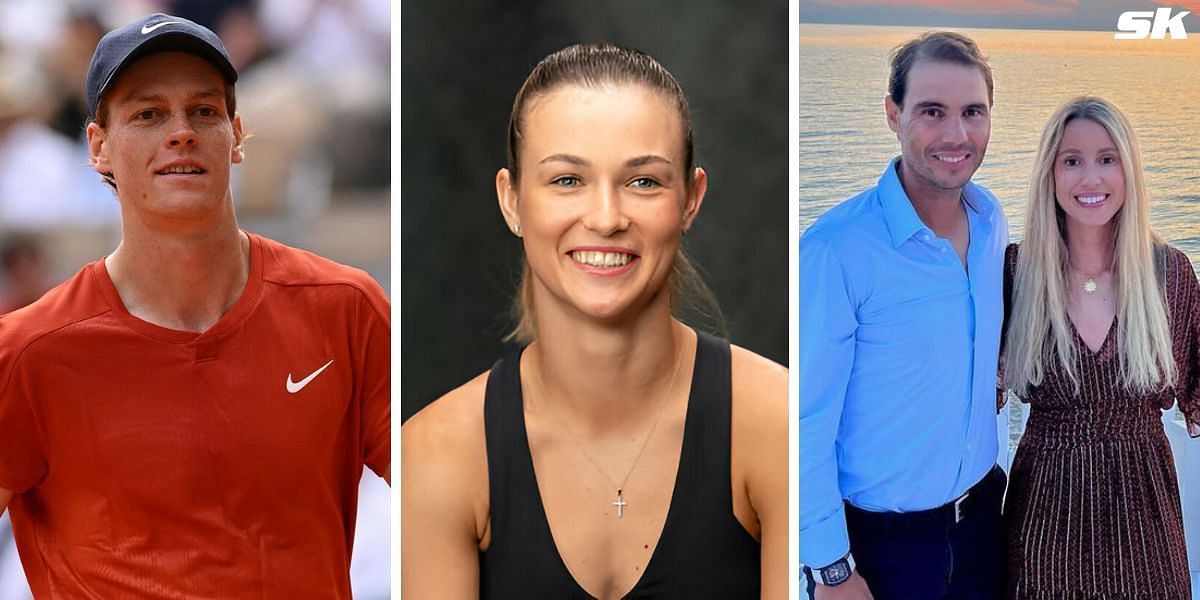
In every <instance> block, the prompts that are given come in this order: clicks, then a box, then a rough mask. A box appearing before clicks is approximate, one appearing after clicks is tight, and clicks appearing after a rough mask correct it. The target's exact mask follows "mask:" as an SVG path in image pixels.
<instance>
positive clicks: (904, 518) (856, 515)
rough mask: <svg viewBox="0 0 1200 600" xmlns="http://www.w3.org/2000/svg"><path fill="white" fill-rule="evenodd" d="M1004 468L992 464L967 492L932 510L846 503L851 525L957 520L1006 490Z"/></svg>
mask: <svg viewBox="0 0 1200 600" xmlns="http://www.w3.org/2000/svg"><path fill="white" fill-rule="evenodd" d="M1005 479H1006V478H1005V475H1004V471H1003V470H1001V469H1000V467H999V465H997V466H994V467H992V470H991V471H988V473H987V475H984V476H983V479H980V480H979V483H976V484H975V485H973V486H971V489H969V490H967V491H966V492H965V493H963V495H961V496H959V497H958V498H955V499H954V500H951V501H950V502H947V503H946V504H943V505H942V506H939V507H937V508H931V509H929V510H918V511H912V512H875V511H870V510H864V509H861V508H858V507H857V506H854V505H852V504H850V503H849V502H847V503H846V521H847V525H848V526H851V527H867V528H870V529H929V528H937V527H948V526H953V525H955V524H957V523H958V522H959V521H962V520H963V519H965V518H966V517H967V516H968V515H970V514H971V512H972V511H973V510H977V508H978V506H979V503H980V502H981V501H982V500H983V499H985V498H987V497H988V496H989V494H991V493H994V494H996V495H997V496H1001V495H1003V494H1004V483H1005Z"/></svg>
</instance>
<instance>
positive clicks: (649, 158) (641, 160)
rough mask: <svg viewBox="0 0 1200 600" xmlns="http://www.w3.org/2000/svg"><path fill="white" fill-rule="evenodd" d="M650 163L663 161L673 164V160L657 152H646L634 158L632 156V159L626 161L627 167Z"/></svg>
mask: <svg viewBox="0 0 1200 600" xmlns="http://www.w3.org/2000/svg"><path fill="white" fill-rule="evenodd" d="M650 163H663V164H667V165H669V164H671V161H669V160H667V159H666V158H663V157H661V156H659V155H657V154H646V155H644V156H638V157H634V158H631V159H629V160H627V161H625V166H626V167H641V166H644V165H648V164H650Z"/></svg>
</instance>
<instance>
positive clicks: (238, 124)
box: [229, 113, 246, 165]
mask: <svg viewBox="0 0 1200 600" xmlns="http://www.w3.org/2000/svg"><path fill="white" fill-rule="evenodd" d="M245 141H246V134H245V132H244V130H243V129H242V115H241V114H237V113H235V114H234V115H233V148H232V149H231V150H230V151H229V164H233V165H236V164H238V163H241V162H242V161H243V160H246V151H245V149H244V148H243V147H242V143H243V142H245Z"/></svg>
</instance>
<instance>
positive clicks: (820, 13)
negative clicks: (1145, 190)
mask: <svg viewBox="0 0 1200 600" xmlns="http://www.w3.org/2000/svg"><path fill="white" fill-rule="evenodd" d="M799 3H800V4H799V6H800V21H801V22H804V23H846V24H864V25H915V26H921V25H931V26H958V27H992V28H1003V29H1082V30H1093V31H1115V30H1116V23H1117V17H1118V16H1120V14H1121V13H1122V12H1125V11H1130V10H1154V9H1155V8H1158V7H1160V6H1170V7H1173V8H1174V10H1172V11H1171V14H1172V15H1175V14H1178V12H1179V11H1180V10H1188V11H1192V13H1193V14H1189V15H1187V16H1185V17H1184V18H1183V24H1184V26H1185V27H1187V28H1188V29H1189V30H1190V31H1189V33H1191V32H1192V31H1193V30H1194V32H1195V35H1200V14H1197V13H1200V0H1188V1H1181V2H1170V3H1161V2H1147V1H1144V0H985V1H980V2H962V1H961V0H893V1H888V0H799ZM1193 28H1194V29H1193Z"/></svg>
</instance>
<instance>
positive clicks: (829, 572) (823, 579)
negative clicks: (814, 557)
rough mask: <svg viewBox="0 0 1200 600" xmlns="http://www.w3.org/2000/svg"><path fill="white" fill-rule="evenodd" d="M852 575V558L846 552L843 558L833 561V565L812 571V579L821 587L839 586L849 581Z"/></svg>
mask: <svg viewBox="0 0 1200 600" xmlns="http://www.w3.org/2000/svg"><path fill="white" fill-rule="evenodd" d="M853 573H854V557H853V556H851V555H850V553H849V552H847V553H846V555H845V556H843V557H841V558H839V559H837V560H835V561H833V564H831V565H829V566H827V567H824V568H821V569H813V575H814V577H813V579H814V580H816V582H817V583H819V584H821V585H830V586H832V585H839V584H842V583H845V582H846V580H847V579H850V575H852V574H853Z"/></svg>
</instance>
